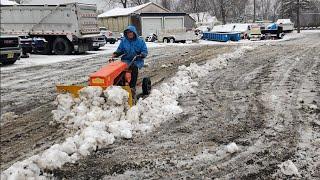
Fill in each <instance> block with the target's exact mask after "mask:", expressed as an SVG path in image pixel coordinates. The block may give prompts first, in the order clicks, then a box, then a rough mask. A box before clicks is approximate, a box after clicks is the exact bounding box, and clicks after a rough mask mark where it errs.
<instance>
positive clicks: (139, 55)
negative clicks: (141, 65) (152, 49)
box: [137, 54, 145, 58]
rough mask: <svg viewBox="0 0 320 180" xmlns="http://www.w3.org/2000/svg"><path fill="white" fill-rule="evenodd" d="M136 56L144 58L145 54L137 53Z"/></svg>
mask: <svg viewBox="0 0 320 180" xmlns="http://www.w3.org/2000/svg"><path fill="white" fill-rule="evenodd" d="M137 58H145V56H144V55H143V54H138V55H137Z"/></svg>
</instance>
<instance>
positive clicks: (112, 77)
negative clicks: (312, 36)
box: [57, 58, 151, 107]
mask: <svg viewBox="0 0 320 180" xmlns="http://www.w3.org/2000/svg"><path fill="white" fill-rule="evenodd" d="M134 60H135V58H134V59H133V61H132V62H134ZM131 64H132V63H131ZM131 64H129V65H128V64H126V63H125V62H122V61H111V62H110V63H109V64H107V65H106V66H104V67H102V68H101V69H100V70H98V71H97V72H94V73H92V74H91V75H90V76H89V82H88V85H89V86H100V87H102V88H103V89H106V88H108V87H110V86H121V87H122V88H123V89H125V90H126V91H127V92H128V93H129V99H128V104H129V106H130V107H131V106H133V105H134V104H135V99H136V97H137V96H138V94H136V92H135V90H133V89H131V88H130V86H129V84H130V81H131V71H130V70H129V67H130V66H131ZM86 86H87V85H85V84H81V85H57V90H58V92H60V93H71V94H72V95H73V96H74V97H78V96H79V90H81V89H82V88H84V87H86ZM138 86H142V95H149V94H150V91H151V80H150V78H149V77H145V78H143V80H142V82H140V83H138Z"/></svg>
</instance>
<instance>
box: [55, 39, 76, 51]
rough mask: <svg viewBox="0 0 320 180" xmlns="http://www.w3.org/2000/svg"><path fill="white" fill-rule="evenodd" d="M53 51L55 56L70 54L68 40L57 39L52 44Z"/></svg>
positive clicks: (70, 49)
mask: <svg viewBox="0 0 320 180" xmlns="http://www.w3.org/2000/svg"><path fill="white" fill-rule="evenodd" d="M53 51H54V53H55V54H56V55H67V54H71V52H72V48H71V43H70V42H69V40H67V39H64V38H61V37H58V38H57V39H56V40H55V41H54V42H53Z"/></svg>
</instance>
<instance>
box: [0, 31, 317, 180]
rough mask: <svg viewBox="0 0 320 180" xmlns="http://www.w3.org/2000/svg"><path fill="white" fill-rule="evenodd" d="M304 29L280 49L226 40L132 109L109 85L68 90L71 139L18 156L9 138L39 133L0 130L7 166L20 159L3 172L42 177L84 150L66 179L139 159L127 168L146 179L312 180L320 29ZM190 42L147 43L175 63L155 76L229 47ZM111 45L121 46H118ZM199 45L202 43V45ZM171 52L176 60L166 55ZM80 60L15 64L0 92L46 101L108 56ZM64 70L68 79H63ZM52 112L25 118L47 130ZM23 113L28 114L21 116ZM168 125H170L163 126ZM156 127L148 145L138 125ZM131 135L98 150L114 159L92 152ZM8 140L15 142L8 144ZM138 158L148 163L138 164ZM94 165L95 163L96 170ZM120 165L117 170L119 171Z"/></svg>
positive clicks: (65, 106)
mask: <svg viewBox="0 0 320 180" xmlns="http://www.w3.org/2000/svg"><path fill="white" fill-rule="evenodd" d="M307 33H310V32H306V33H303V35H301V36H296V34H292V36H293V37H292V38H291V39H287V40H283V41H272V42H279V45H274V46H267V45H265V44H259V45H258V46H256V42H248V43H247V44H245V43H244V45H243V44H241V43H238V44H234V46H225V47H224V48H226V49H227V50H229V51H231V52H232V51H234V50H235V49H236V50H235V52H234V53H231V54H229V55H224V56H218V58H216V57H215V58H213V60H211V61H209V62H207V63H205V64H204V65H203V66H200V65H197V64H191V65H190V66H188V67H187V66H181V67H180V68H179V71H178V73H176V74H175V75H173V77H172V79H167V80H166V81H165V83H162V84H160V85H158V86H157V87H156V88H155V89H154V90H153V92H152V94H151V95H150V96H149V97H147V98H145V99H142V100H140V101H139V102H138V104H137V105H136V106H134V107H132V108H131V109H129V108H128V106H127V105H126V104H125V102H126V101H125V100H126V98H127V96H126V92H125V91H122V89H116V88H115V89H112V88H111V89H108V90H106V91H104V92H103V91H102V90H101V89H99V88H93V89H91V88H87V89H84V90H83V92H82V93H81V96H80V99H73V98H71V97H70V96H68V95H62V96H58V99H57V101H56V102H57V104H58V108H57V110H56V111H54V119H55V123H58V124H60V125H61V126H60V129H62V130H63V131H62V132H63V133H64V135H65V136H63V135H59V134H58V133H57V134H56V136H58V137H61V138H62V139H61V141H58V142H57V141H50V138H48V137H46V136H44V137H43V139H44V143H46V142H47V141H49V142H54V143H52V144H50V143H49V145H53V144H54V145H53V146H50V147H47V148H46V150H45V149H43V150H41V151H37V153H35V154H31V155H30V156H28V155H26V156H23V157H20V158H19V159H18V158H16V159H15V158H12V156H19V155H20V154H21V152H23V151H14V149H13V148H12V149H10V148H8V147H6V146H2V145H3V144H10V142H12V141H13V144H18V146H17V147H18V148H23V149H26V148H28V146H26V145H21V144H23V143H21V144H20V143H19V140H21V139H23V140H26V139H28V136H30V135H34V134H36V133H34V132H33V134H28V133H21V134H19V132H18V133H12V134H10V133H11V130H9V131H8V130H6V133H4V134H3V133H1V138H2V140H1V146H2V147H3V148H1V152H3V151H4V150H3V149H5V148H8V149H9V150H13V152H12V154H11V153H10V152H9V151H8V149H7V151H6V152H5V153H6V155H4V158H7V159H6V160H5V163H8V162H9V161H10V160H11V161H12V162H17V161H19V162H17V163H15V164H14V165H13V166H11V167H10V168H9V169H7V168H6V169H7V171H5V172H4V174H2V177H1V179H5V178H6V177H7V176H14V175H17V176H15V177H16V178H18V177H19V178H22V177H25V176H29V177H33V176H38V175H45V174H44V173H43V169H47V170H50V169H56V168H60V167H61V166H63V165H64V164H65V163H67V162H75V161H78V160H80V161H81V159H82V157H85V156H87V157H88V158H85V159H82V162H81V163H78V164H77V165H75V168H74V171H75V173H68V171H66V174H67V175H66V174H64V175H66V176H69V177H71V178H69V179H78V178H75V177H74V176H76V175H77V174H81V173H87V174H90V175H91V177H93V178H85V177H82V179H95V178H96V177H102V175H106V174H107V175H110V174H108V173H107V171H108V168H109V169H114V170H111V172H116V173H118V172H120V173H121V172H125V171H126V170H128V169H126V167H125V165H128V164H130V163H132V162H130V163H127V162H129V161H134V162H133V163H132V164H131V166H130V165H128V167H129V169H130V170H131V169H132V170H133V171H135V170H136V172H138V171H141V172H143V174H142V177H145V178H148V172H152V173H153V174H151V176H149V178H150V177H157V175H159V174H160V176H161V175H162V177H163V175H164V176H165V175H167V174H168V173H170V174H172V175H175V177H177V179H178V178H179V177H194V179H200V178H201V177H207V176H208V177H220V178H222V179H229V178H230V177H238V178H237V179H246V178H250V177H263V176H264V175H271V174H272V173H276V174H275V175H274V177H278V176H279V178H285V177H287V176H295V177H300V175H301V176H302V177H306V178H307V179H308V178H310V177H311V176H312V177H316V175H317V174H316V173H317V172H316V170H317V169H318V168H317V166H318V165H319V163H318V162H319V157H320V155H319V151H317V150H318V149H319V137H320V136H319V133H318V125H319V120H317V119H316V118H315V117H316V115H317V113H319V108H318V104H317V103H318V100H317V99H319V76H318V74H319V58H318V57H319V52H320V51H319V41H318V40H317V38H319V37H320V36H318V35H317V36H313V34H314V32H311V33H313V34H311V35H310V34H307ZM288 37H289V36H288ZM222 44H228V43H222ZM230 44H233V43H230ZM192 45H194V44H156V43H148V46H149V47H150V48H151V47H160V48H163V49H161V50H159V51H157V52H152V53H150V57H151V58H152V59H156V60H159V56H160V57H162V58H163V59H167V61H166V63H168V65H170V66H161V62H160V63H159V64H160V66H161V67H163V68H161V69H160V70H159V69H157V71H158V72H155V74H152V75H153V77H154V76H156V75H157V73H158V74H161V73H162V74H166V75H167V76H166V77H171V75H172V74H170V73H172V71H166V69H169V68H172V69H174V68H175V67H174V66H173V67H171V65H172V64H171V63H173V61H175V60H176V59H180V60H185V59H188V58H191V59H192V62H195V61H196V60H199V59H204V58H205V57H208V56H210V55H211V56H212V54H214V53H215V52H217V51H219V52H225V51H227V50H225V49H224V48H221V46H220V45H217V46H209V45H203V44H201V42H200V43H199V45H196V46H197V47H189V46H192ZM112 46H113V47H112V48H116V45H112ZM200 46H201V47H200ZM243 46H252V47H256V48H255V50H254V51H252V50H251V49H252V47H249V48H246V47H243ZM173 47H175V48H173ZM177 47H178V48H177ZM199 47H200V48H199ZM213 47H219V48H220V49H217V50H216V49H214V48H213ZM259 47H261V48H259ZM160 48H159V49H160ZM197 48H198V50H199V49H200V50H199V51H197ZM231 48H232V49H231ZM230 49H231V50H230ZM246 49H248V50H249V51H248V52H246V53H243V51H242V50H246ZM113 50H114V49H113ZM113 50H112V51H113ZM224 50H225V51H224ZM105 51H106V52H107V51H108V47H104V50H101V51H98V52H95V53H96V54H95V55H94V56H101V55H104V53H105V54H106V56H107V54H108V53H106V52H105ZM112 51H111V52H112ZM176 51H179V53H177V52H176ZM194 52H196V53H194ZM174 53H175V55H174V56H175V57H170V56H169V55H170V54H174ZM192 53H193V54H192ZM166 54H167V56H165V55H166ZM262 54H263V56H262ZM168 57H170V58H168ZM238 57H241V58H238ZM175 58H176V59H175ZM77 60H79V59H77V58H76V59H74V60H71V61H70V64H68V62H65V61H59V62H55V61H54V60H53V62H52V63H50V64H47V65H48V67H47V66H43V67H41V68H39V69H37V67H33V68H26V69H23V68H21V69H17V70H19V72H17V73H11V72H10V71H11V69H8V70H6V71H4V72H2V73H1V77H2V78H4V79H6V82H1V85H2V90H1V92H2V93H5V95H4V96H1V97H2V103H3V99H4V100H5V104H6V105H7V106H10V107H11V106H17V105H19V104H14V103H15V102H12V103H11V101H12V100H13V99H18V98H21V99H19V100H21V102H24V101H27V102H28V105H29V106H32V104H31V102H32V101H31V100H32V97H33V96H35V94H36V96H37V98H40V99H42V98H43V99H45V98H48V97H49V96H52V95H54V93H52V89H53V87H54V85H55V83H56V82H62V81H63V80H65V79H67V80H68V81H71V82H76V81H80V80H81V78H85V77H86V76H87V75H88V73H89V72H91V71H94V70H95V69H97V68H99V67H101V65H103V64H104V61H105V60H104V59H103V58H101V57H99V58H96V59H94V58H91V59H90V60H91V61H92V62H90V63H88V62H86V60H84V59H80V60H79V61H77ZM178 62H179V61H178ZM202 62H203V63H204V61H202ZM85 63H87V64H85ZM60 64H61V65H60ZM180 65H182V64H180ZM31 66H32V65H31ZM25 67H28V66H27V65H26V66H25ZM29 67H30V66H29ZM176 67H177V66H176ZM225 67H228V68H225ZM220 68H223V69H220ZM37 71H39V72H37ZM151 71H154V69H151V70H150V72H151ZM146 72H147V71H146ZM167 72H169V73H167ZM174 72H175V71H174ZM39 74H40V76H39ZM62 74H64V75H65V76H61V75H62ZM146 74H147V73H146ZM83 80H84V81H85V79H83ZM48 81H50V83H48ZM32 88H33V89H32ZM41 88H42V89H41ZM46 89H51V91H47V90H46ZM26 90H31V91H26ZM32 95H33V96H32ZM297 98H299V99H297ZM49 100H50V98H49ZM21 102H19V101H18V103H21ZM178 102H179V103H178ZM24 103H25V102H24ZM36 105H38V104H36ZM299 106H301V107H299ZM36 107H39V106H36ZM31 108H32V107H31ZM39 109H41V107H39ZM23 112H24V111H23ZM47 113H48V111H47ZM47 113H46V112H44V113H42V112H38V114H36V116H31V117H29V119H31V121H28V122H32V119H35V118H37V117H38V116H39V118H40V119H44V120H43V121H44V122H39V124H38V128H35V129H36V130H35V131H40V129H41V128H43V127H44V126H45V129H48V130H50V127H49V126H48V121H49V120H51V118H50V117H51V116H50V115H49V113H48V114H47ZM25 115H28V114H27V113H26V114H22V116H25ZM111 115H112V116H111ZM10 116H15V114H11V115H10ZM27 119H28V117H27ZM20 120H21V119H20ZM37 120H38V119H37ZM11 123H12V124H11ZM19 123H21V122H19V121H18V122H17V124H18V125H16V124H15V122H9V124H11V126H9V125H8V126H6V127H7V128H12V127H13V128H12V131H18V130H19V128H20V127H21V126H20V125H21V124H19ZM297 123H299V126H297ZM26 126H33V124H27V125H26ZM163 126H164V128H158V127H163ZM156 129H158V130H157V133H156V134H152V133H153V132H151V136H148V138H150V141H149V142H148V141H144V140H146V139H142V140H141V139H139V138H138V137H137V136H138V135H140V133H142V132H150V131H153V130H156ZM22 130H23V131H26V130H24V129H22ZM30 131H33V130H32V129H31V130H30ZM159 132H160V133H159ZM142 134H143V133H142ZM34 137H35V139H37V138H38V137H37V136H34ZM64 137H66V139H65V140H64ZM132 137H137V138H134V139H133V140H129V141H125V142H123V143H122V144H121V143H120V144H121V145H122V147H119V148H117V147H115V146H116V145H117V144H114V145H112V147H110V148H111V150H110V149H109V150H105V151H102V152H101V151H100V155H101V154H102V156H104V157H106V156H108V155H110V156H112V157H111V158H110V159H111V160H110V161H109V159H108V160H106V159H107V158H99V157H98V156H97V157H92V156H90V154H91V153H92V152H93V151H94V150H96V148H103V147H109V145H110V144H113V143H116V142H117V140H118V139H119V140H120V139H121V138H126V139H130V138H132ZM40 138H41V137H40ZM170 138H171V139H170ZM3 139H4V140H3ZM139 140H141V141H139ZM30 143H33V144H31V145H30V146H31V147H32V148H34V147H37V146H41V144H40V145H39V144H38V140H34V139H32V140H31V141H30ZM40 143H41V142H40ZM11 146H12V147H14V146H13V145H12V144H11ZM152 146H153V147H152ZM137 147H138V148H137ZM150 147H152V148H150ZM270 147H272V148H270ZM135 149H136V150H138V152H137V153H138V154H139V156H137V153H136V152H135ZM118 150H120V151H118ZM29 151H33V149H31V150H29ZM98 153H99V152H98ZM98 153H97V154H98ZM117 153H118V157H117V156H116V155H117ZM121 153H122V154H121ZM17 154H19V155H17ZM95 154H96V153H95ZM9 156H10V157H9ZM113 156H114V157H113ZM8 157H9V158H8ZM2 158H3V157H2ZM112 158H115V159H112ZM117 158H119V159H117ZM12 159H13V160H12ZM24 159H25V160H24ZM117 160H120V161H121V163H123V164H124V165H122V164H121V163H120V162H118V161H117ZM86 161H90V163H91V164H90V163H89V164H90V165H92V164H93V163H92V162H96V163H101V162H103V163H101V164H99V165H97V166H95V167H91V166H90V167H89V166H86ZM123 161H125V162H123ZM136 161H140V162H142V163H140V164H138V163H136ZM135 163H136V164H135ZM143 163H144V164H143ZM82 165H83V166H84V167H85V168H84V169H85V170H84V171H83V172H82V171H81V172H80V171H79V169H78V168H77V166H80V167H81V166H82ZM109 165H110V166H109ZM68 166H69V169H68ZM70 166H72V165H71V164H68V165H67V166H64V167H63V169H62V171H63V170H65V169H67V170H70V169H71V170H73V168H72V167H71V168H70ZM100 166H101V167H100ZM119 166H120V167H119ZM90 168H91V169H98V170H97V171H91V169H90ZM117 168H120V170H121V171H117ZM3 170H4V169H3ZM18 170H20V171H18ZM71 170H70V171H71ZM163 170H165V171H163ZM175 171H176V172H175ZM108 172H110V171H108ZM103 173H105V174H103ZM111 175H113V174H112V173H111ZM115 175H117V174H115ZM158 177H159V176H158ZM159 178H161V177H159ZM287 178H288V177H287ZM67 179H68V178H67ZM106 179H108V176H106ZM129 179H130V178H129ZM141 179H143V178H141Z"/></svg>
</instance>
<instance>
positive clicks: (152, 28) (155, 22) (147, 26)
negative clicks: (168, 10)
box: [142, 17, 162, 37]
mask: <svg viewBox="0 0 320 180" xmlns="http://www.w3.org/2000/svg"><path fill="white" fill-rule="evenodd" d="M161 28H162V18H161V17H157V18H142V36H143V37H147V36H148V35H149V34H151V33H156V34H158V32H159V31H160V30H161Z"/></svg>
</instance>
